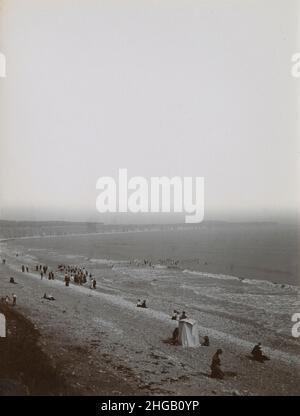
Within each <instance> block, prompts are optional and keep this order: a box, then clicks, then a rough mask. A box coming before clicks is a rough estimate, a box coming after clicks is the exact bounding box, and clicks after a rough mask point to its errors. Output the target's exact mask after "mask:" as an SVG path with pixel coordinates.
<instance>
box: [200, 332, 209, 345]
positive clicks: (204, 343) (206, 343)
mask: <svg viewBox="0 0 300 416" xmlns="http://www.w3.org/2000/svg"><path fill="white" fill-rule="evenodd" d="M201 345H202V347H209V338H208V336H207V335H205V337H204V338H203V342H202V343H201Z"/></svg>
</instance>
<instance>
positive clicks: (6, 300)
mask: <svg viewBox="0 0 300 416" xmlns="http://www.w3.org/2000/svg"><path fill="white" fill-rule="evenodd" d="M1 303H5V304H6V305H9V304H11V305H12V306H16V304H17V295H16V294H15V293H12V294H11V298H10V297H9V296H8V295H6V296H2V298H1Z"/></svg>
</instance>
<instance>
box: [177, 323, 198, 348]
mask: <svg viewBox="0 0 300 416" xmlns="http://www.w3.org/2000/svg"><path fill="white" fill-rule="evenodd" d="M179 344H180V345H182V346H183V347H197V346H198V345H199V332H198V326H197V322H196V321H194V320H193V319H181V320H180V321H179Z"/></svg>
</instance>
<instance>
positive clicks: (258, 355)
mask: <svg viewBox="0 0 300 416" xmlns="http://www.w3.org/2000/svg"><path fill="white" fill-rule="evenodd" d="M251 354H252V356H253V359H254V360H255V361H259V362H261V363H263V362H264V361H267V360H269V359H270V358H269V357H267V356H266V355H264V354H263V352H262V349H261V343H260V342H259V343H258V344H256V345H255V346H254V348H253V350H252V351H251Z"/></svg>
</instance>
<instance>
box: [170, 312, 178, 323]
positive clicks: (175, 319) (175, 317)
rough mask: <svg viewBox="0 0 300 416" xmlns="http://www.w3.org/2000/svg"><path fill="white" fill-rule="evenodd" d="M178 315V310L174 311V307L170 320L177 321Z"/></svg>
mask: <svg viewBox="0 0 300 416" xmlns="http://www.w3.org/2000/svg"><path fill="white" fill-rule="evenodd" d="M178 316H179V312H178V311H176V309H174V311H173V315H172V317H171V319H172V321H177V319H178Z"/></svg>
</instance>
